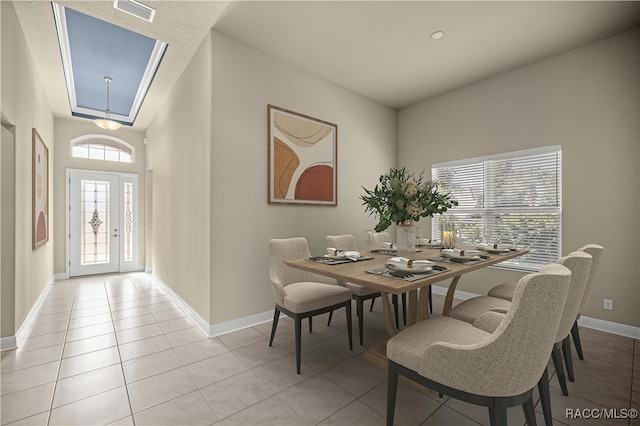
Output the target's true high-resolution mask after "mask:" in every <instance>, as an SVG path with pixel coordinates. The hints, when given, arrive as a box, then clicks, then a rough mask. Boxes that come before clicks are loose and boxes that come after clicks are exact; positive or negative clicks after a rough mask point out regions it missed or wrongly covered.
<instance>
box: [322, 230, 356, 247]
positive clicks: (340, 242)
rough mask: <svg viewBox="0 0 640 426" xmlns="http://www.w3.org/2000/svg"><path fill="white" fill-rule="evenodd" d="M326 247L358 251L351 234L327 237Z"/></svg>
mask: <svg viewBox="0 0 640 426" xmlns="http://www.w3.org/2000/svg"><path fill="white" fill-rule="evenodd" d="M327 247H333V248H336V249H338V250H352V251H358V246H356V239H355V238H354V237H353V235H351V234H344V235H327Z"/></svg>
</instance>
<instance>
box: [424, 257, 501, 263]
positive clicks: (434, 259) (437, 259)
mask: <svg viewBox="0 0 640 426" xmlns="http://www.w3.org/2000/svg"><path fill="white" fill-rule="evenodd" d="M429 260H430V261H432V262H442V263H461V264H463V265H475V264H476V263H482V262H485V261H487V260H489V258H488V257H481V258H480V259H477V260H456V259H452V258H450V257H442V256H433V257H430V258H429Z"/></svg>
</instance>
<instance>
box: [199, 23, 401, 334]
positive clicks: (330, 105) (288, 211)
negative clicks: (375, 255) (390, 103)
mask: <svg viewBox="0 0 640 426" xmlns="http://www.w3.org/2000/svg"><path fill="white" fill-rule="evenodd" d="M212 34H213V45H212V49H213V121H212V131H213V135H212V136H213V145H212V149H211V235H212V239H211V258H210V260H209V261H210V264H211V323H213V324H215V323H219V322H222V321H226V320H229V319H233V318H238V317H243V316H247V315H250V314H255V313H259V312H265V311H270V310H272V309H273V296H272V294H271V290H270V286H269V275H268V257H267V254H268V241H269V239H271V238H286V237H293V236H303V237H306V238H307V240H308V242H309V247H310V249H311V252H312V253H316V254H317V253H323V252H324V250H325V247H326V235H327V234H342V233H351V234H354V235H355V236H356V238H357V240H358V242H359V244H360V245H361V247H362V248H363V249H364V248H365V245H364V230H365V229H367V228H372V227H373V226H374V224H375V222H374V220H373V218H370V217H369V216H368V215H367V214H365V213H364V209H363V208H362V206H361V205H360V204H361V201H360V200H359V198H358V195H359V194H360V193H361V192H362V189H361V186H362V185H365V186H373V185H375V183H377V179H378V177H379V175H380V174H381V173H383V172H385V171H387V170H388V169H389V167H391V166H393V165H394V164H395V162H396V148H395V140H396V136H397V127H396V121H397V113H396V112H395V111H394V110H392V109H390V108H387V107H384V106H382V105H380V104H377V103H375V102H373V101H371V100H368V99H365V98H363V97H362V96H359V95H356V94H354V93H352V92H349V91H347V90H345V89H343V88H341V87H339V86H337V85H335V84H333V83H330V82H328V81H326V80H322V79H319V78H317V77H315V76H313V75H310V74H308V73H306V72H303V71H301V70H299V69H297V68H294V67H291V66H289V65H287V64H285V63H283V62H280V61H279V60H276V59H275V58H273V57H271V56H268V55H265V54H264V53H262V52H260V51H258V50H255V49H253V48H251V47H249V46H247V45H244V44H242V43H239V42H237V41H235V40H233V39H231V38H229V37H227V36H225V35H222V34H220V33H216V32H213V33H212ZM268 104H273V105H277V106H279V107H282V108H286V109H289V110H293V111H296V112H299V113H302V114H305V115H308V116H312V117H316V118H319V119H322V120H326V121H329V122H331V123H335V124H337V125H338V172H337V173H338V206H337V207H326V206H293V205H269V204H267V152H268V151H267V148H268V145H267V139H268V136H267V105H268Z"/></svg>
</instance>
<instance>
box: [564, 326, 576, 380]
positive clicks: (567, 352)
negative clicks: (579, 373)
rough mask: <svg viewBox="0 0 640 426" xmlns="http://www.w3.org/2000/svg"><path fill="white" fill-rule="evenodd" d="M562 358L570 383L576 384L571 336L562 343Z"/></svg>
mask: <svg viewBox="0 0 640 426" xmlns="http://www.w3.org/2000/svg"><path fill="white" fill-rule="evenodd" d="M562 356H563V357H564V365H565V367H567V377H569V381H570V382H575V381H576V377H575V375H574V374H573V359H572V358H571V338H570V337H569V336H567V337H565V338H564V340H563V341H562Z"/></svg>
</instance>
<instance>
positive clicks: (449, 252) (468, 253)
mask: <svg viewBox="0 0 640 426" xmlns="http://www.w3.org/2000/svg"><path fill="white" fill-rule="evenodd" d="M440 254H442V255H443V256H445V257H447V256H455V257H472V256H480V255H481V254H482V252H481V251H480V250H473V249H472V250H459V249H444V250H440Z"/></svg>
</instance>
